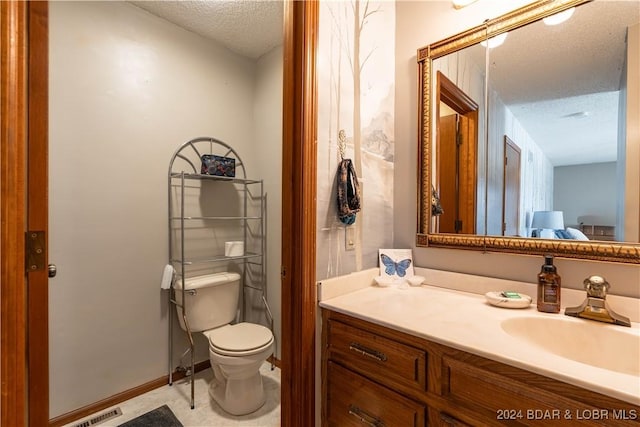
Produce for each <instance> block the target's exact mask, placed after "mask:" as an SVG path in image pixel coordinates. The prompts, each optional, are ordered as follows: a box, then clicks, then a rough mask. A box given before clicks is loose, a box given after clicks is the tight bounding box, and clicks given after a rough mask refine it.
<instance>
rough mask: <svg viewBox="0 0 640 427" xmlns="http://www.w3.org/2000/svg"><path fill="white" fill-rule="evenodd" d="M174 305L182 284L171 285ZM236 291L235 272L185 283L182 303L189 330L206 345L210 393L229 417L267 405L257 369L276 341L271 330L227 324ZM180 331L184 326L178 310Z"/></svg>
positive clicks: (251, 325)
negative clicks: (175, 289)
mask: <svg viewBox="0 0 640 427" xmlns="http://www.w3.org/2000/svg"><path fill="white" fill-rule="evenodd" d="M174 286H175V287H176V288H177V289H178V291H177V292H176V293H175V296H176V301H177V303H178V304H182V292H181V288H182V281H181V280H177V281H176V284H175V285H174ZM239 289H240V275H238V274H237V273H227V272H225V273H216V274H210V275H207V276H199V277H193V278H190V279H187V280H185V290H188V291H190V292H189V293H188V294H186V297H185V301H184V305H185V312H186V317H187V320H188V324H189V329H190V331H191V332H202V334H203V335H204V336H205V337H206V338H207V340H208V342H209V360H210V362H211V369H212V370H213V375H214V378H213V380H211V384H210V386H209V394H210V395H211V397H212V398H213V399H214V400H215V401H216V402H217V403H218V404H219V405H220V407H222V409H224V410H225V411H227V412H229V413H230V414H233V415H245V414H249V413H251V412H253V411H256V410H257V409H259V408H260V407H261V406H262V405H264V403H265V393H264V386H263V384H262V375H261V374H260V366H261V365H262V363H263V362H264V361H265V360H266V359H267V357H269V356H270V355H271V354H273V351H274V347H275V340H274V338H273V333H272V332H271V330H270V329H269V328H266V327H264V326H262V325H257V324H254V323H248V322H241V323H235V324H231V322H232V321H233V320H234V318H235V314H236V309H237V305H238V295H239ZM178 313H179V314H178V320H179V323H180V326H181V327H182V328H183V329H185V330H186V329H187V326H186V323H185V322H184V320H183V319H182V317H181V315H180V311H178Z"/></svg>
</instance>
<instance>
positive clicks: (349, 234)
mask: <svg viewBox="0 0 640 427" xmlns="http://www.w3.org/2000/svg"><path fill="white" fill-rule="evenodd" d="M344 248H345V250H347V251H353V250H355V249H356V228H355V227H345V229H344Z"/></svg>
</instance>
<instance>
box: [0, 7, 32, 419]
mask: <svg viewBox="0 0 640 427" xmlns="http://www.w3.org/2000/svg"><path fill="white" fill-rule="evenodd" d="M27 5H28V3H27V2H22V1H2V2H0V16H1V17H0V20H1V24H2V25H1V27H2V30H1V34H0V45H1V57H2V59H1V61H2V66H1V67H0V69H1V71H0V75H1V77H0V81H1V82H0V94H1V101H0V102H1V105H0V118H1V119H0V134H1V139H2V141H1V143H0V183H1V185H0V223H1V228H0V235H1V237H2V238H1V239H0V300H1V302H0V305H1V309H0V313H1V314H0V329H1V332H0V346H1V349H2V351H0V354H1V356H0V380H1V381H0V382H1V384H2V385H1V393H0V395H1V397H0V424H1V425H3V426H5V425H6V426H24V425H25V423H26V415H25V414H26V363H25V359H24V354H25V351H26V332H27V331H26V307H25V304H26V291H25V286H26V274H25V261H24V247H25V237H24V232H25V230H26V215H25V209H26V192H27V181H26V177H25V173H26V166H25V161H26V147H27V76H26V70H27V54H26V53H27Z"/></svg>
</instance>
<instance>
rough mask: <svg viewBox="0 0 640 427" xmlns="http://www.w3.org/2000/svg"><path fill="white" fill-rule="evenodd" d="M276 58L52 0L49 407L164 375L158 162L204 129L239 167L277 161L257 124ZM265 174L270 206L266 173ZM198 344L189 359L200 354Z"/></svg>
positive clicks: (121, 6)
mask: <svg viewBox="0 0 640 427" xmlns="http://www.w3.org/2000/svg"><path fill="white" fill-rule="evenodd" d="M277 56H278V55H277V53H274V57H273V58H275V57H277ZM276 62H277V61H276V60H275V59H273V60H270V59H268V58H265V61H264V63H263V62H261V63H260V64H259V66H258V67H256V64H255V63H254V62H253V61H250V60H248V59H246V58H243V57H240V56H238V55H236V54H233V53H230V52H229V51H227V50H225V49H223V48H221V47H218V46H216V45H214V44H213V43H212V42H210V41H207V40H205V39H203V38H201V37H199V36H196V35H194V34H193V33H190V32H188V31H185V30H182V29H180V28H178V27H176V26H174V25H173V24H170V23H168V22H166V21H164V20H162V19H159V18H157V17H155V16H153V15H150V14H149V13H147V12H145V11H142V10H141V9H138V8H136V7H134V6H132V5H130V4H128V3H125V2H51V4H50V137H49V142H50V223H51V225H50V227H51V236H50V251H51V255H50V256H51V261H52V262H54V263H56V264H57V266H58V276H57V277H56V278H55V279H52V280H51V282H50V319H49V325H50V377H51V378H50V405H51V406H50V415H51V417H56V416H58V415H61V414H64V413H66V412H69V411H72V410H75V409H78V408H80V407H82V406H85V405H88V404H91V403H94V402H96V401H98V400H101V399H104V398H107V397H110V396H112V395H114V394H116V393H119V392H122V391H124V390H127V389H130V388H132V387H136V386H139V385H141V384H143V383H145V382H148V381H151V380H155V379H157V378H159V377H161V376H163V375H166V373H167V369H168V368H167V358H168V354H167V353H168V350H167V349H168V333H167V331H168V325H167V310H168V307H167V298H166V292H164V293H163V292H161V290H160V288H159V282H160V277H161V273H162V269H163V266H164V264H166V263H167V256H168V243H167V167H168V163H169V160H170V158H171V155H172V154H173V152H174V151H175V149H176V148H177V147H178V146H179V145H180V144H182V143H183V142H186V141H187V140H189V139H191V138H194V137H197V136H214V137H216V138H218V139H221V140H223V141H225V142H227V143H229V144H230V145H232V146H233V147H234V148H235V149H236V151H237V152H238V153H239V154H240V155H241V157H242V159H243V160H244V162H245V164H246V167H247V171H248V174H249V175H251V176H252V177H257V176H256V175H257V174H259V173H265V174H266V173H267V169H266V168H263V163H264V158H263V157H261V155H260V154H259V153H260V151H264V152H269V153H273V157H270V158H272V159H277V161H279V159H280V155H279V154H278V150H280V149H281V148H280V145H281V143H280V141H281V140H280V133H279V132H280V129H279V128H278V127H277V126H273V127H272V126H269V124H270V123H271V122H273V123H278V124H280V123H281V107H280V106H279V105H278V100H277V99H275V96H276V95H275V94H273V95H271V97H272V98H273V99H270V100H269V104H268V105H265V106H264V108H263V107H262V106H261V105H259V104H260V103H261V102H263V101H265V98H264V96H263V95H264V90H265V85H266V84H270V83H265V82H266V81H267V80H268V81H272V80H275V79H277V78H276V77H275V74H276V73H277V72H278V71H280V72H281V69H282V64H279V67H278V66H276V65H275V63H276ZM258 74H259V76H258ZM269 90H270V89H269ZM274 93H275V92H274ZM279 93H281V92H279ZM269 111H271V113H272V115H271V118H269V117H268V116H269ZM254 114H255V116H256V118H258V120H259V122H260V123H259V124H256V123H254ZM276 129H277V130H276ZM258 133H259V134H260V138H256V137H257V136H258ZM256 141H259V143H260V144H262V146H260V147H257V144H258V142H256ZM272 144H273V145H274V146H273V147H272V148H270V149H269V148H267V145H272ZM276 168H277V169H279V168H280V167H279V166H278V165H276ZM265 179H266V180H267V181H268V182H267V184H266V186H267V189H268V193H269V200H270V208H273V207H275V206H279V194H275V193H277V192H278V188H279V183H278V184H275V181H277V180H278V179H279V178H278V177H277V176H276V175H273V174H270V175H269V177H266V176H265ZM270 219H271V220H272V221H279V220H278V213H276V212H272V213H271V214H270ZM270 227H271V228H273V227H272V226H270ZM269 235H270V236H271V237H276V236H277V237H278V238H279V232H276V231H273V230H271V232H270V234H269ZM273 243H275V242H273ZM276 253H277V254H278V256H272V257H271V259H270V261H272V262H273V261H275V262H276V263H279V260H278V259H277V258H278V257H279V249H278V250H277V251H276ZM277 265H278V264H277ZM273 270H274V268H273V267H271V272H273ZM278 270H279V268H278V267H277V266H276V267H275V271H278ZM274 285H275V287H277V289H279V280H277V281H275V282H273V281H272V282H271V283H270V286H271V288H270V291H269V297H270V298H272V299H278V300H279V291H276V290H275V288H274V287H273V286H274ZM273 305H274V306H276V307H279V302H277V303H275V302H274V304H273ZM275 314H276V316H277V317H278V318H279V312H278V313H275ZM181 341H182V343H184V339H182V337H181ZM197 345H198V351H197V354H198V357H197V360H205V359H206V358H208V353H207V347H206V342H204V340H198V341H197ZM183 348H184V345H183V344H179V345H178V348H177V349H176V351H175V353H176V354H178V353H180V352H181V351H182V349H183ZM185 404H188V403H187V402H186V401H185Z"/></svg>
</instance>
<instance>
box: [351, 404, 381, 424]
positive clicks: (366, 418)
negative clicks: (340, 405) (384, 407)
mask: <svg viewBox="0 0 640 427" xmlns="http://www.w3.org/2000/svg"><path fill="white" fill-rule="evenodd" d="M349 415H353V416H354V417H356V418H357V419H358V420H359V421H360V422H361V423H363V424H365V425H368V426H369V427H384V423H383V422H382V420H381V419H380V418H376V417H374V416H373V415H369V414H367V413H366V412H365V411H363V410H362V409H360V408H358V407H357V406H354V405H349Z"/></svg>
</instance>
